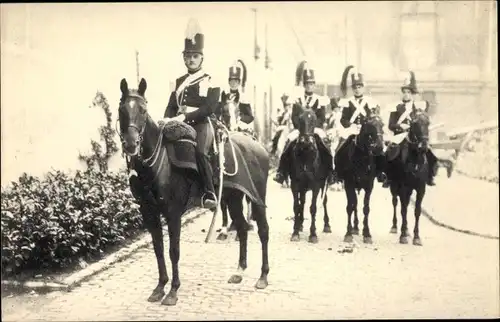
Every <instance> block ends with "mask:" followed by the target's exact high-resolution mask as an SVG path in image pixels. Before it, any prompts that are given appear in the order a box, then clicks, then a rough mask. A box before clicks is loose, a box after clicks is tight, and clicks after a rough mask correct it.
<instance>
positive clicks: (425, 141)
mask: <svg viewBox="0 0 500 322" xmlns="http://www.w3.org/2000/svg"><path fill="white" fill-rule="evenodd" d="M412 114H413V115H412V118H411V123H410V130H409V133H408V138H407V140H408V142H409V144H410V148H413V149H415V150H416V151H417V152H419V153H425V152H427V150H428V149H429V124H430V121H429V116H428V115H427V113H426V112H424V111H422V110H419V109H417V110H415V111H413V112H412Z"/></svg>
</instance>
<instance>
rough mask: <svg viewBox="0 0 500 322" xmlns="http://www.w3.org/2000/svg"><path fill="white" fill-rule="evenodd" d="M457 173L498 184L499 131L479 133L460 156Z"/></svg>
mask: <svg viewBox="0 0 500 322" xmlns="http://www.w3.org/2000/svg"><path fill="white" fill-rule="evenodd" d="M456 169H457V172H460V173H463V174H464V175H466V176H468V177H471V178H476V179H481V180H486V181H490V182H496V183H498V182H499V180H498V129H494V130H490V131H487V132H483V133H480V134H479V133H478V134H477V135H475V136H474V137H473V139H472V140H471V141H470V142H469V143H468V144H467V146H466V147H465V149H464V151H462V152H461V153H460V154H459V155H458V159H457V164H456Z"/></svg>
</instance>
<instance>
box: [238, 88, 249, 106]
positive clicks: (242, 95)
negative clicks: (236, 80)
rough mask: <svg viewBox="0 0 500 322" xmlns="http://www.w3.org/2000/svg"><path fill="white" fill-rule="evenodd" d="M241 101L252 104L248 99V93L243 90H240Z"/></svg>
mask: <svg viewBox="0 0 500 322" xmlns="http://www.w3.org/2000/svg"><path fill="white" fill-rule="evenodd" d="M240 103H243V104H250V101H249V100H248V99H247V95H246V93H242V92H241V91H240Z"/></svg>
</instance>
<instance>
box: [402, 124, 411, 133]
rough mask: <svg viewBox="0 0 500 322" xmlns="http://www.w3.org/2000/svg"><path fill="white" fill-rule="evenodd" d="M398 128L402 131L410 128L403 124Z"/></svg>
mask: <svg viewBox="0 0 500 322" xmlns="http://www.w3.org/2000/svg"><path fill="white" fill-rule="evenodd" d="M400 127H401V129H403V130H405V131H406V130H408V129H409V128H410V126H409V125H408V124H405V123H403V124H401V125H400Z"/></svg>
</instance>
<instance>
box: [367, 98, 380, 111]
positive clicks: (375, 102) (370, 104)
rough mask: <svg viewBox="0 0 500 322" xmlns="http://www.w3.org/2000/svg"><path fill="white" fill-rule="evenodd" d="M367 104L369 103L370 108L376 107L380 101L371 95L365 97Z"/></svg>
mask: <svg viewBox="0 0 500 322" xmlns="http://www.w3.org/2000/svg"><path fill="white" fill-rule="evenodd" d="M365 101H366V104H368V108H369V109H373V108H376V107H377V106H378V102H377V101H376V100H375V99H374V98H373V97H371V96H367V97H365Z"/></svg>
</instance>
